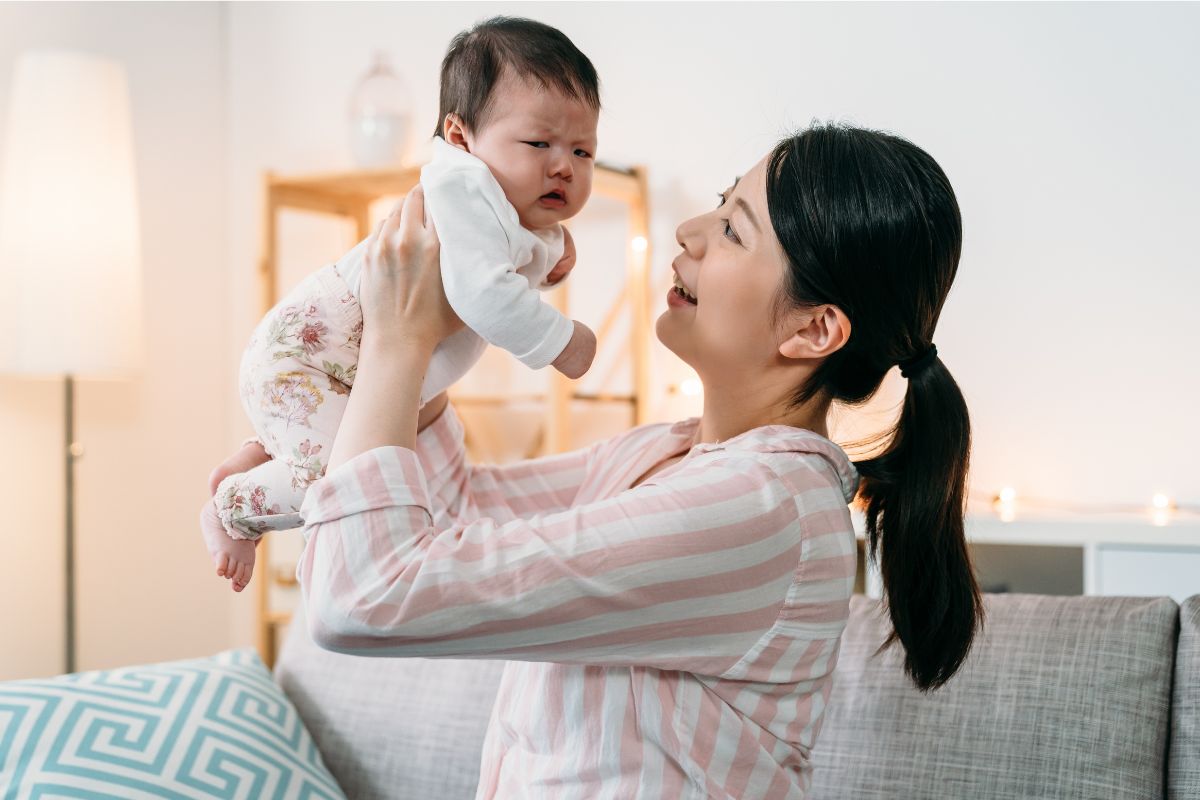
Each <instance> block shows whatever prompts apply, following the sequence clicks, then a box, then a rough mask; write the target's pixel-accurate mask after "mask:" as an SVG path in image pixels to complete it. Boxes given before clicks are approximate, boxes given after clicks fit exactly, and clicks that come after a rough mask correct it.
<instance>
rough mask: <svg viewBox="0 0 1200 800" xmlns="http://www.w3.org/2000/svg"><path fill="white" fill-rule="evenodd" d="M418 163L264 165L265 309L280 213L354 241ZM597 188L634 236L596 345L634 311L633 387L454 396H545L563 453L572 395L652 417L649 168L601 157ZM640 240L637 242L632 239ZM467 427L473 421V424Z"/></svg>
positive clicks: (265, 571)
mask: <svg viewBox="0 0 1200 800" xmlns="http://www.w3.org/2000/svg"><path fill="white" fill-rule="evenodd" d="M420 177H421V170H420V168H419V167H397V168H393V169H372V170H355V171H350V172H331V173H321V174H311V175H290V176H289V175H279V174H276V173H273V172H267V173H266V174H265V175H264V180H263V225H262V243H261V252H262V256H261V259H260V261H259V265H258V279H259V280H258V284H259V286H258V293H259V306H260V311H261V312H262V313H263V314H265V313H266V312H267V311H269V310H270V309H271V308H272V307H273V306H274V305H275V303H276V302H278V277H279V265H278V262H279V243H278V237H279V213H280V212H281V211H283V210H285V209H288V210H298V211H309V212H315V213H319V214H328V215H331V216H337V217H343V218H347V219H349V220H351V221H352V222H353V223H354V226H355V232H356V241H359V240H361V239H363V238H365V237H366V236H367V235H368V234H370V232H371V219H370V214H371V205H372V204H373V203H374V202H375V201H377V200H379V198H381V197H388V196H395V195H401V194H404V193H406V192H408V191H409V190H410V189H411V188H412V187H414V186H416V184H417V183H418V182H419V181H420ZM592 194H593V195H595V196H600V197H607V198H610V199H613V200H617V201H619V202H621V203H623V204H624V205H625V206H626V208H627V210H628V220H629V235H628V238H627V241H626V243H625V263H626V267H625V280H624V283H623V286H622V289H621V291H620V293H619V294H618V296H617V298H616V300H615V301H614V302H613V304H612V306H611V307H610V308H609V309H608V311H607V313H606V314H605V317H604V320H603V321H602V323H601V324H600V326H599V327H598V328H597V329H596V338H597V341H598V345H599V348H601V349H602V348H603V347H604V343H605V341H606V340H607V339H608V338H609V337H610V336H611V334H612V328H613V326H614V325H615V324H616V322H617V320H618V318H619V317H620V314H621V312H622V311H623V310H625V309H628V311H629V312H630V314H631V319H630V335H629V356H630V364H631V367H632V372H633V376H632V377H633V380H632V385H633V391H632V393H630V394H597V393H585V392H577V391H575V390H574V389H573V385H572V383H571V381H569V380H568V379H567V378H565V377H563V376H562V375H561V374H559V373H558V372H553V371H552V374H551V379H550V390H549V392H548V393H547V394H544V395H543V394H529V393H525V394H520V395H488V396H480V395H475V396H470V397H464V396H456V395H454V394H453V392H452V393H451V397H452V399H453V402H454V404H455V405H457V406H472V405H474V406H492V407H494V406H504V405H507V404H511V403H516V402H530V401H544V402H547V403H548V405H549V413H548V414H547V416H546V420H545V429H544V433H543V435H542V437H541V440H540V445H541V447H540V451H541V452H542V453H556V452H562V451H563V450H565V449H567V448H568V447H569V442H570V441H571V436H570V406H571V403H572V401H584V402H599V403H611V402H625V403H628V404H629V405H630V410H631V411H632V419H633V423H634V424H635V425H640V424H643V423H645V422H648V421H649V397H650V393H649V389H650V370H649V353H650V346H649V345H650V319H649V291H650V286H649V265H650V246H649V240H650V210H649V203H648V195H647V185H646V171H645V169H644V168H642V167H632V168H620V167H614V166H610V165H605V164H601V163H597V164H596V169H595V174H594V177H593V180H592ZM635 242H637V243H638V244H637V245H636V246H635ZM568 289H569V284H568V283H566V282H564V283H563V284H560V285H559V286H558V287H556V288H555V289H553V290H552V291H550V292H547V293H546V295H547V300H548V302H551V303H552V304H553V305H554V306H555V307H556V308H558V310H559V311H562V312H563V313H567V307H568ZM468 433H469V426H468ZM270 545H271V542H270V535H269V534H268V535H267V536H264V537H263V540H262V542H261V543H260V544H259V546H258V553H257V556H256V559H257V561H258V563H259V565H260V567H259V576H260V578H261V579H260V580H258V581H256V582H255V587H256V607H257V638H258V649H259V652H260V654H261V655H262V658H263V661H264V662H265V663H266V664H267V666H268V668H270V667H272V666H273V665H274V663H275V645H276V639H277V634H278V632H279V631H280V630H282V629H283V628H284V627H285V626H286V625H287V624H288V622H289V621H290V619H291V613H290V612H289V611H286V610H278V609H272V608H271V605H270V599H271V588H272V586H284V587H293V588H294V584H295V581H294V579H290V576H289V578H286V579H285V578H283V576H280V575H277V574H276V572H275V569H274V567H273V565H272V564H271V560H270Z"/></svg>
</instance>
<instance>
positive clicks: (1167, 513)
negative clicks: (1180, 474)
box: [1150, 494, 1175, 527]
mask: <svg viewBox="0 0 1200 800" xmlns="http://www.w3.org/2000/svg"><path fill="white" fill-rule="evenodd" d="M1174 510H1175V503H1174V502H1172V500H1171V498H1170V497H1167V496H1166V495H1165V494H1156V495H1154V497H1152V498H1151V499H1150V520H1151V522H1153V523H1154V524H1155V525H1158V526H1159V527H1161V526H1163V525H1166V524H1167V523H1168V522H1170V521H1171V515H1172V512H1173V511H1174Z"/></svg>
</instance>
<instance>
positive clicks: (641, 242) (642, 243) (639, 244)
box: [630, 236, 650, 253]
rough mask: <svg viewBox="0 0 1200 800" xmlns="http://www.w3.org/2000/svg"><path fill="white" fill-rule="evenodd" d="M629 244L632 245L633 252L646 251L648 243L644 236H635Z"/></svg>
mask: <svg viewBox="0 0 1200 800" xmlns="http://www.w3.org/2000/svg"><path fill="white" fill-rule="evenodd" d="M630 244H631V245H632V246H633V252H635V253H644V252H646V247H648V246H649V244H650V243H649V242H647V241H646V237H645V236H635V237H633V241H631V242H630Z"/></svg>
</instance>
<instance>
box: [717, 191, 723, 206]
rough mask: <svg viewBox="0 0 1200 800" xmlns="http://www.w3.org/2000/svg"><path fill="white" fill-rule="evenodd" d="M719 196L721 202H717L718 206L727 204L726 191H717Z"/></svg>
mask: <svg viewBox="0 0 1200 800" xmlns="http://www.w3.org/2000/svg"><path fill="white" fill-rule="evenodd" d="M717 197H719V198H721V202H719V203H717V208H720V207H721V206H723V205H725V193H724V192H717Z"/></svg>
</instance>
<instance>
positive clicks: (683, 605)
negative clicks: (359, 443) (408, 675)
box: [297, 407, 858, 800]
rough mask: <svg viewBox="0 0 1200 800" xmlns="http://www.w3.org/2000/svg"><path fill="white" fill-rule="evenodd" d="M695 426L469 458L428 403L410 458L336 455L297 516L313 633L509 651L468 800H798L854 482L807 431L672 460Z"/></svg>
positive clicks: (850, 554) (399, 452)
mask: <svg viewBox="0 0 1200 800" xmlns="http://www.w3.org/2000/svg"><path fill="white" fill-rule="evenodd" d="M697 424H698V420H697V419H696V418H692V419H688V420H685V421H683V422H678V423H675V424H673V425H672V424H669V423H659V424H651V425H642V426H639V427H637V428H633V429H632V430H630V431H627V432H625V433H622V434H620V435H618V436H614V437H612V438H610V439H607V440H605V441H602V442H598V443H596V444H594V445H592V446H591V447H588V448H585V449H581V450H577V451H574V452H571V453H564V454H561V455H553V456H548V457H544V458H538V459H533V460H529V461H522V462H518V463H514V464H509V465H504V466H490V465H489V466H480V465H472V464H468V463H467V461H466V458H465V451H464V448H463V429H462V426H461V424H460V422H459V419H458V417H457V415H456V414H455V412H454V409H453V408H452V407H447V409H446V411H445V412H443V414H442V415H441V416H440V417H439V418H438V419H437V420H436V421H435V422H434V423H432V424H431V425H430V426H429V427H427V428H426V429H425V430H424V431H422V432H421V433H420V434H419V436H418V440H417V449H416V451H413V450H409V449H408V448H404V447H378V448H375V449H373V450H369V451H367V452H365V453H361V454H359V455H358V456H355V457H354V458H353V459H351V460H349V461H347V462H346V463H344V464H342V465H340V466H338V467H337V468H335V469H333V470H331V471H330V472H329V473H328V474H327V475H326V477H324V478H323V479H321V480H320V481H318V482H316V483H314V484H313V485H312V486H311V487H309V490H308V494H307V495H306V497H305V499H304V502H303V504H302V507H301V512H300V513H301V516H302V517H303V518H304V520H305V530H304V534H305V536H306V538H307V543H306V545H305V548H304V552H303V554H302V555H301V558H300V562H299V564H298V566H297V577H298V579H299V581H300V584H301V586H302V589H303V593H304V600H305V603H306V607H307V612H308V613H307V617H308V620H309V626H310V630H311V633H312V636H313V638H314V640H315V641H316V642H317V643H318V644H319V645H321V646H322V647H325V648H327V649H330V650H335V651H338V652H343V653H351V654H355V655H373V656H422V657H435V658H436V657H457V658H496V659H511V660H510V661H509V663H508V664H506V665H505V669H504V673H503V677H502V679H501V682H500V687H499V693H498V695H497V698H496V704H495V707H494V708H493V710H492V718H491V722H490V724H489V726H488V730H487V734H486V738H485V742H484V751H483V759H482V763H481V775H480V782H479V788H478V793H477V795H476V797H477V800H478V798H492V797H503V798H510V797H539V798H540V797H553V798H563V797H571V798H588V799H589V800H592V799H594V798H654V800H662V799H663V798H687V799H689V800H690V799H691V798H714V797H715V798H803V797H805V796H806V794H807V792H808V788H809V785H810V783H811V769H812V768H811V764H810V758H809V756H810V753H811V750H812V747H813V745H814V743H815V742H816V740H817V735H818V733H819V732H820V729H821V723H822V720H823V712H824V708H825V703H826V701H827V700H828V698H829V693H830V689H831V688H832V673H833V669H834V665H835V664H836V662H837V655H838V650H839V647H840V643H841V634H842V631H843V629H844V628H845V624H846V620H847V616H848V612H849V601H850V595H851V592H852V590H853V584H854V576H855V565H856V559H855V539H854V529H853V527H852V525H851V520H850V513H849V510H848V508H847V504H848V503H849V502H850V501H851V500H852V499H853V496H854V492H855V489H856V488H857V485H858V474H857V472H856V471H855V469H854V466H853V464H851V462H850V461H849V459H848V458H847V457H846V454H845V453H844V452H843V450H842V449H841V448H840V447H838V446H837V445H836V444H834V443H833V442H831V441H829V440H828V439H826V438H824V437H822V436H820V435H818V434H816V433H813V432H811V431H806V430H803V429H800V428H793V427H789V426H784V425H769V426H764V427H759V428H755V429H753V430H750V431H746V432H745V433H742V434H740V435H738V436H734V437H732V438H730V439H728V440H726V441H724V442H720V443H716V444H713V443H705V444H700V445H696V446H695V447H692V446H691V442H692V437H693V434H694V432H695V430H696V426H697ZM689 448H690V449H689ZM683 452H686V453H687V454H686V455H685V456H684V457H683V458H682V459H681V460H680V461H678V462H676V463H675V464H672V465H671V466H669V467H667V468H666V469H663V470H662V471H660V472H658V473H656V474H654V475H652V476H651V477H650V478H648V479H647V480H646V481H644V482H643V483H641V484H639V485H638V486H636V487H634V488H632V489H631V488H630V485H631V484H632V483H633V482H634V481H635V480H636V479H637V478H638V477H639V476H640V475H642V474H643V473H644V472H645V471H646V470H648V469H649V468H650V467H651V466H653V465H654V464H656V463H658V462H659V461H661V460H662V459H664V458H667V457H669V456H671V455H676V454H679V453H683Z"/></svg>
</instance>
